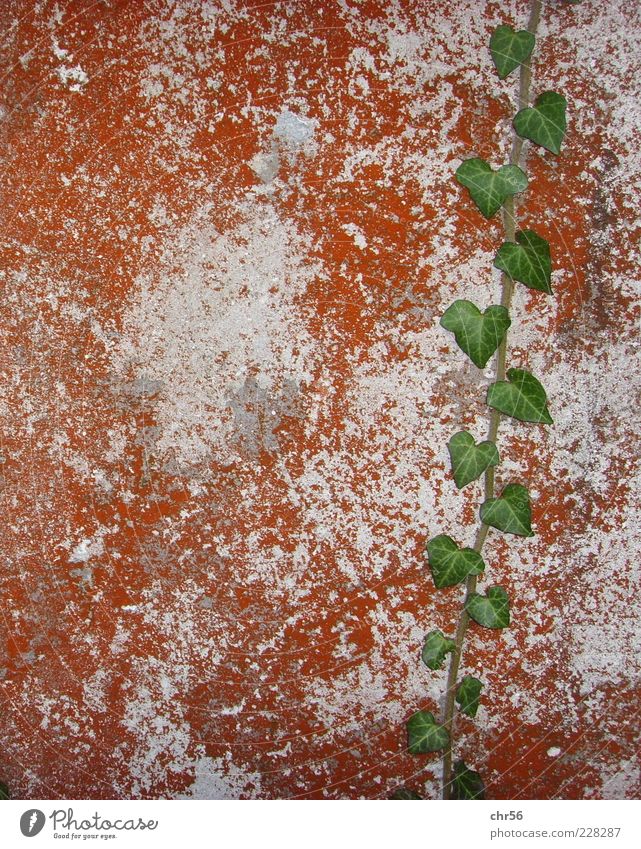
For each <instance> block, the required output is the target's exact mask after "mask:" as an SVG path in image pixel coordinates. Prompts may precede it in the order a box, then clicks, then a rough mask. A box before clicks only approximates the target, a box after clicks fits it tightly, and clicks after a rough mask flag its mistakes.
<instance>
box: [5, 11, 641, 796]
mask: <svg viewBox="0 0 641 849" xmlns="http://www.w3.org/2000/svg"><path fill="white" fill-rule="evenodd" d="M0 18H1V22H2V38H1V44H2V47H1V50H2V68H3V77H2V84H1V85H0V98H1V103H2V109H3V112H2V122H1V123H0V128H1V131H2V149H1V153H0V192H1V198H2V204H1V207H0V209H1V216H2V242H1V250H2V262H1V264H0V276H1V280H2V293H3V295H2V301H1V306H0V313H1V314H0V346H1V348H0V355H1V362H2V374H1V380H0V411H1V420H2V446H1V450H2V465H1V467H0V468H1V482H2V498H3V504H2V515H1V518H0V523H1V534H0V539H1V540H2V543H1V544H2V553H3V558H2V561H3V565H2V568H1V569H0V586H1V587H2V590H1V592H2V613H1V619H0V623H1V628H0V676H1V677H2V681H1V689H0V693H1V695H2V709H1V710H0V735H1V736H0V739H1V740H2V746H1V748H2V752H3V755H2V762H1V763H0V778H4V779H5V780H7V781H8V782H9V784H10V785H11V786H12V788H13V791H14V793H15V795H20V796H24V797H32V798H37V797H60V796H62V797H64V796H71V797H73V796H76V797H112V796H116V797H151V798H153V797H164V796H172V797H176V796H182V795H184V796H187V797H192V796H194V797H209V798H211V797H239V796H240V797H253V796H257V797H267V798H270V797H319V798H320V797H327V798H350V797H351V798H355V797H366V798H377V797H384V796H386V795H387V794H388V793H389V792H390V790H392V789H393V788H394V787H396V786H397V785H398V784H399V783H403V782H406V783H408V784H409V785H412V786H415V787H418V786H419V785H423V786H424V787H426V789H427V792H428V793H430V794H432V795H436V794H437V793H438V788H437V778H438V771H437V768H438V764H437V761H436V759H435V758H413V757H410V756H408V755H407V754H406V753H405V751H404V747H405V745H406V738H405V731H404V722H405V720H406V718H407V716H408V715H409V714H410V713H411V712H413V711H414V710H416V709H417V708H419V707H425V708H427V709H436V710H437V709H438V706H439V700H440V698H441V694H442V690H443V677H442V675H440V674H434V673H430V672H429V671H428V670H427V669H426V668H425V667H423V666H422V665H421V664H420V661H419V652H420V648H421V645H422V638H423V636H424V635H425V633H426V632H427V631H429V630H431V629H432V628H433V627H440V628H442V629H443V630H446V631H447V630H449V629H450V628H451V624H450V623H451V622H452V621H453V620H454V617H455V616H456V615H457V610H458V607H459V605H460V601H461V596H462V592H461V590H460V588H454V589H450V590H449V591H447V592H439V593H437V592H436V591H435V590H434V586H433V583H432V580H431V577H430V575H429V573H428V571H427V570H426V566H425V562H424V558H423V547H424V544H425V541H426V539H428V538H429V537H430V536H433V535H435V534H437V533H441V532H446V533H450V534H451V535H452V536H454V537H455V538H456V539H458V540H459V541H460V542H462V543H465V544H470V543H471V540H472V538H473V534H474V526H475V521H476V514H475V510H476V505H477V504H478V501H479V499H480V494H481V492H480V486H479V487H476V488H474V487H472V488H471V491H468V490H466V492H465V493H464V494H459V493H458V492H457V491H456V489H455V487H454V485H453V482H452V480H451V478H450V476H449V471H448V468H449V466H448V460H447V452H446V447H445V446H446V442H447V440H448V439H449V437H450V436H451V435H452V433H454V432H455V431H456V430H458V429H460V428H461V427H462V426H464V427H467V428H469V429H470V430H471V431H472V432H473V433H474V434H475V436H477V438H480V437H484V435H485V432H486V427H487V408H486V407H485V406H484V404H483V397H484V389H485V386H486V385H487V383H488V381H489V372H488V374H487V375H484V374H483V373H481V372H479V371H478V370H477V369H475V368H474V367H473V366H472V365H471V364H470V363H469V362H468V361H467V360H466V358H465V357H464V355H463V354H462V353H461V352H460V351H459V350H458V349H457V348H456V346H455V344H454V343H453V339H452V337H451V336H450V334H447V333H445V331H443V330H442V329H440V328H439V326H438V319H439V317H440V315H441V313H442V312H443V310H444V309H445V308H446V307H447V306H448V305H449V303H451V301H452V300H453V299H454V298H456V297H468V298H472V299H474V300H476V301H477V302H479V303H481V304H484V305H486V304H489V303H491V302H493V301H494V300H496V298H497V297H498V295H497V293H498V279H497V277H496V276H495V274H494V273H493V272H492V271H491V261H492V258H493V255H494V252H495V251H496V249H497V247H498V246H499V245H500V243H501V241H502V237H501V231H500V224H499V223H498V222H492V223H490V224H488V223H486V222H485V221H484V220H483V219H482V218H481V217H480V215H479V214H478V213H477V212H476V211H475V209H474V208H473V207H472V205H471V203H470V202H469V200H468V199H467V197H466V196H465V195H464V194H463V192H462V191H461V190H460V189H459V187H457V185H456V183H455V181H454V180H453V176H452V175H453V172H454V170H455V168H456V166H457V165H458V164H459V162H460V160H461V159H462V158H465V157H467V156H470V155H473V154H476V155H480V156H483V157H485V158H488V159H490V160H491V161H492V162H494V163H495V164H498V163H500V162H502V161H504V160H505V157H506V155H507V152H508V149H509V143H510V135H509V134H510V126H509V124H510V120H511V116H512V114H513V111H514V105H513V101H514V94H515V84H516V83H515V79H514V77H510V78H508V80H506V81H505V82H499V81H498V78H497V76H496V74H495V71H494V69H493V66H492V64H491V61H490V59H489V54H488V51H487V43H488V39H489V34H490V32H491V31H492V29H493V27H494V26H496V25H497V24H498V23H501V22H508V23H515V24H516V25H517V26H523V25H524V23H525V21H526V18H527V3H525V2H521V0H501V2H485V3H479V2H477V0H465V1H464V2H460V3H457V4H453V3H446V2H442V0H422V2H412V0H385V2H370V0H363V2H358V1H357V0H341V2H338V1H337V0H328V2H324V3H320V4H318V3H316V2H311V0H310V2H308V0H303V2H298V3H294V2H285V3H279V4H271V3H270V4H260V5H259V4H256V5H250V4H248V3H241V2H235V1H234V0H212V1H211V2H202V1H201V0H177V2H176V0H148V2H145V3H142V2H137V1H136V0H128V1H127V0H120V2H118V0H112V2H95V3H93V2H89V0H85V2H71V3H68V4H62V3H61V4H55V3H52V2H47V0H42V2H31V0H13V2H6V3H3V4H2V8H1V11H0ZM640 35H641V9H639V7H638V6H637V5H636V4H609V3H608V4H604V3H600V2H596V0H586V2H584V3H583V4H581V5H579V6H574V7H567V6H565V5H564V4H560V3H554V2H550V3H548V4H547V5H546V8H545V10H544V17H543V22H542V26H541V32H540V39H539V51H538V54H537V57H536V64H535V68H534V93H537V92H540V91H544V90H546V89H549V88H556V89H557V90H560V91H561V92H562V93H564V94H565V95H566V97H567V98H568V101H569V103H570V112H569V129H568V136H567V142H566V144H565V146H564V148H563V151H562V153H561V154H560V155H559V156H558V157H554V156H552V155H547V154H546V155H541V152H540V151H533V152H532V154H531V156H530V160H529V169H530V173H531V187H530V190H529V191H528V192H527V194H525V195H524V196H523V197H522V198H521V199H520V208H519V214H520V216H521V220H522V222H523V223H525V224H528V225H531V226H532V225H533V226H536V227H537V229H538V230H539V231H540V232H541V233H542V234H543V235H545V236H546V238H548V239H549V241H550V242H551V245H552V249H553V256H554V259H555V267H556V271H555V273H554V287H555V296H554V297H546V296H544V295H542V294H540V293H536V292H531V291H530V290H526V289H525V288H524V287H520V288H519V290H518V292H517V296H516V300H515V307H514V328H513V330H512V331H511V333H510V362H511V363H512V364H513V365H519V366H525V367H528V368H530V369H531V370H532V371H533V372H534V373H535V374H537V375H539V376H541V377H542V378H543V379H544V383H545V385H546V388H547V390H548V394H549V396H550V405H551V410H552V414H553V416H554V418H555V425H554V427H552V428H550V429H543V428H538V427H537V426H528V425H522V424H518V423H514V422H510V421H506V422H504V423H503V424H502V427H501V435H500V447H501V451H502V453H503V455H504V461H503V463H502V465H501V466H500V469H499V471H498V473H497V478H498V482H499V485H501V482H507V481H509V480H515V479H516V480H518V481H520V482H523V483H526V484H528V485H529V486H530V488H531V491H532V493H533V495H534V521H535V525H536V529H537V536H536V537H535V538H534V539H533V540H527V541H523V540H521V541H518V540H517V541H516V542H514V541H511V542H510V544H509V545H508V544H507V542H506V540H505V539H504V538H502V537H501V536H500V535H499V534H498V533H496V534H491V536H490V539H489V542H488V546H487V549H486V552H487V558H486V559H487V561H488V566H489V574H488V579H489V580H490V581H491V583H502V584H503V585H504V586H506V587H507V588H508V590H509V592H510V594H511V597H512V599H513V626H512V627H511V628H510V629H509V630H508V631H505V632H502V633H495V632H491V633H490V632H487V631H486V632H482V631H481V630H480V629H477V628H475V629H473V630H472V631H471V635H470V640H469V644H468V645H469V648H468V653H467V655H466V663H465V666H466V670H467V671H469V672H476V673H480V677H482V678H483V679H484V681H485V682H486V689H485V694H484V700H483V707H482V708H481V710H480V711H479V715H478V717H477V720H476V721H474V722H472V721H468V720H463V721H462V722H461V723H460V728H461V731H462V733H463V739H462V752H463V754H464V755H465V757H466V760H468V762H469V763H471V764H473V765H475V766H476V767H477V768H479V769H481V771H482V772H483V773H484V775H485V778H486V781H487V783H488V785H489V787H488V792H489V794H490V795H492V796H494V797H504V798H514V797H518V796H522V797H534V798H547V797H554V796H560V797H562V798H575V797H579V798H581V797H606V798H611V797H626V796H628V797H629V796H635V795H638V794H639V792H640V790H641V783H640V782H641V776H640V772H639V763H638V760H637V759H636V758H637V755H636V754H635V753H636V750H637V740H636V738H637V728H638V724H639V712H638V705H639V695H640V690H641V686H640V676H641V660H640V651H639V649H640V647H641V646H640V636H639V625H638V621H639V616H638V607H637V603H636V599H638V597H639V595H638V594H639V590H640V589H641V587H640V577H639V536H638V528H639V523H638V505H637V500H636V498H635V474H638V472H637V470H636V469H635V466H634V462H635V457H637V456H638V452H639V440H638V423H639V422H638V401H639V397H638V385H639V383H638V377H637V373H638V364H639V361H638V344H639V343H638V293H639V286H638V281H639V272H638V258H639V253H638V247H637V245H638V236H639V213H638V209H639V196H640V194H639V193H640V188H641V187H640V184H639V173H641V169H640V162H639V148H640V145H639V141H640V140H639V126H640V107H639V103H640V102H641V92H640V91H639V79H641V76H640V71H641V68H640V65H641V61H640V60H641V57H640V54H639V48H638V43H639V36H640ZM635 384H636V391H637V395H636V396H635V394H634V392H635ZM636 493H637V494H638V477H637V478H636ZM461 524H463V526H464V527H461Z"/></svg>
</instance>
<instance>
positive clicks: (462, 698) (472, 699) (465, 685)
mask: <svg viewBox="0 0 641 849" xmlns="http://www.w3.org/2000/svg"><path fill="white" fill-rule="evenodd" d="M482 689H483V684H482V682H481V681H479V679H478V678H475V677H474V676H473V675H466V676H465V677H464V678H463V679H462V681H461V683H460V684H459V685H458V689H457V691H456V701H457V703H458V706H459V707H460V709H461V713H465V714H467V715H468V716H476V712H477V710H478V709H479V699H480V697H481V690H482Z"/></svg>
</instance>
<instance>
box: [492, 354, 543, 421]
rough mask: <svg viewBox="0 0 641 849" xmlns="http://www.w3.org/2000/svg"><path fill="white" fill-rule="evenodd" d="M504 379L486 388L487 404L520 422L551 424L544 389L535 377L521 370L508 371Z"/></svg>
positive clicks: (512, 369) (511, 369)
mask: <svg viewBox="0 0 641 849" xmlns="http://www.w3.org/2000/svg"><path fill="white" fill-rule="evenodd" d="M506 377H507V380H497V381H496V383H491V384H490V385H489V386H488V388H487V397H486V401H487V404H488V405H489V406H490V407H494V409H495V410H498V411H499V412H500V413H505V415H506V416H512V417H513V418H515V419H518V420H519V421H521V422H535V423H536V424H552V416H551V415H550V411H549V410H548V407H547V395H546V393H545V389H544V388H543V386H541V384H540V383H539V381H538V380H537V379H536V377H534V375H533V374H530V372H529V371H525V369H522V368H510V369H508V370H507V375H506Z"/></svg>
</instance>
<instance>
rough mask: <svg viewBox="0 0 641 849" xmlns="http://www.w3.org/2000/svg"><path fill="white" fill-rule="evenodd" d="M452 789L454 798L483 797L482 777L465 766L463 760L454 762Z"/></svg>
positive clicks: (483, 785)
mask: <svg viewBox="0 0 641 849" xmlns="http://www.w3.org/2000/svg"><path fill="white" fill-rule="evenodd" d="M452 790H453V793H452V795H453V797H454V799H485V784H483V779H482V778H481V776H480V775H479V774H478V772H475V771H474V770H473V769H470V768H469V767H468V766H466V765H465V761H457V762H456V763H455V764H454V778H453V780H452Z"/></svg>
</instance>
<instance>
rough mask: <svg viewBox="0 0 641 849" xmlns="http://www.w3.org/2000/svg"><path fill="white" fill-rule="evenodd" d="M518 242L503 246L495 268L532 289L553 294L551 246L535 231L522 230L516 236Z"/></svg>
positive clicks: (496, 259) (505, 243) (496, 258)
mask: <svg viewBox="0 0 641 849" xmlns="http://www.w3.org/2000/svg"><path fill="white" fill-rule="evenodd" d="M516 241H517V243H518V244H516V245H515V244H514V242H504V243H503V244H502V245H501V247H500V248H499V250H498V253H497V254H496V256H495V257H494V266H495V267H496V268H500V269H501V271H504V272H505V273H506V274H507V275H509V276H510V277H511V278H512V280H518V282H519V283H524V284H525V285H526V286H529V287H530V289H538V290H539V291H540V292H547V294H548V295H549V294H551V293H552V285H551V279H552V259H551V257H550V245H549V244H548V242H547V241H546V240H545V239H543V238H541V236H539V235H538V234H537V233H535V232H534V230H521V231H520V232H519V233H517V234H516Z"/></svg>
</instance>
